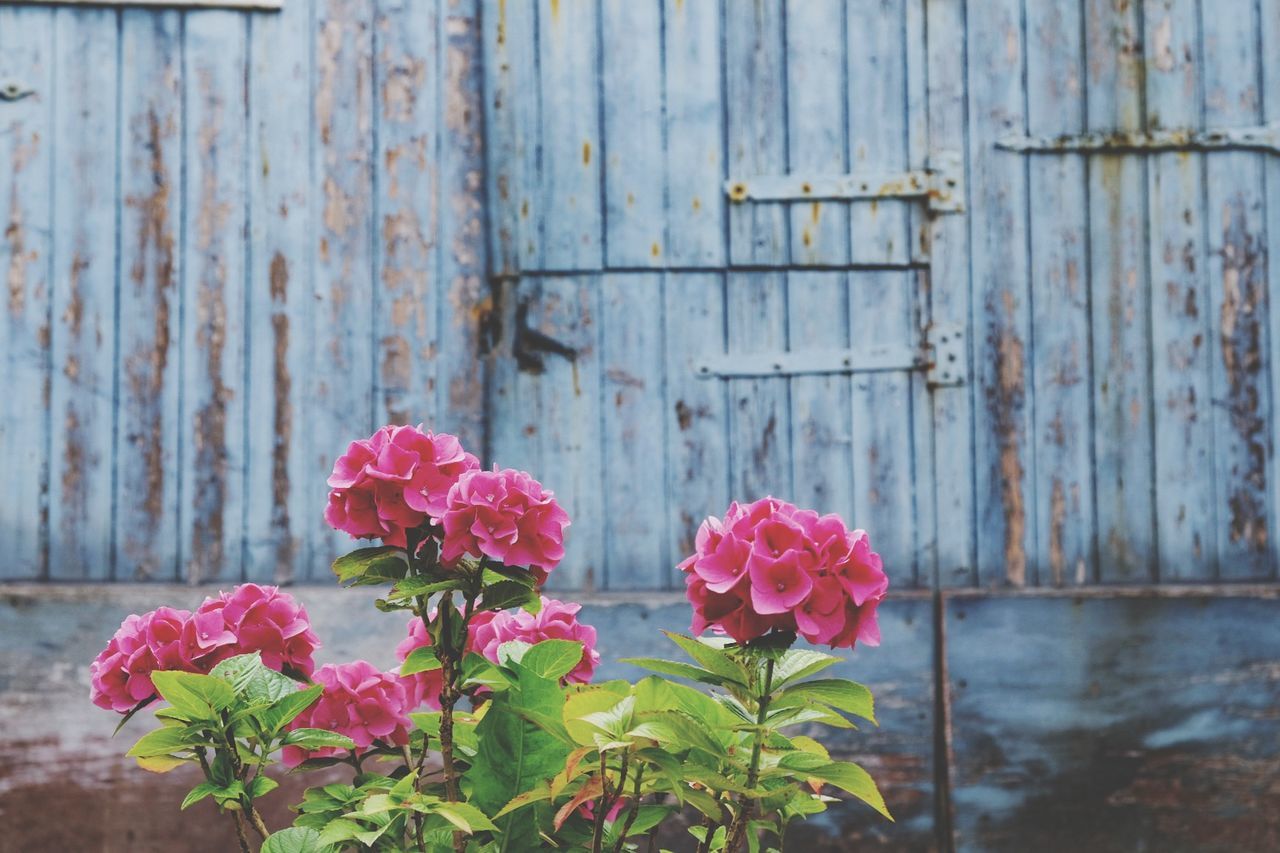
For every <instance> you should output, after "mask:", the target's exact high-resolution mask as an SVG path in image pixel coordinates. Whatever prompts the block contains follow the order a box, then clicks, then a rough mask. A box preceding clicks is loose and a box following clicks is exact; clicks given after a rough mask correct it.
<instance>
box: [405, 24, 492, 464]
mask: <svg viewBox="0 0 1280 853" xmlns="http://www.w3.org/2000/svg"><path fill="white" fill-rule="evenodd" d="M414 7H415V8H416V4H414ZM408 8H410V7H409V6H406V11H407V10H408ZM478 11H479V6H478V4H477V2H476V0H449V3H448V7H447V9H442V10H441V12H440V15H439V25H440V26H441V27H442V30H443V31H442V35H441V36H440V37H439V41H440V44H441V45H442V46H443V48H444V50H443V51H442V53H441V54H440V60H441V65H440V70H439V71H438V72H437V75H438V77H439V79H440V80H441V81H442V84H443V86H444V95H443V97H441V99H440V102H441V105H442V114H441V116H440V118H439V120H438V121H436V122H435V125H436V126H437V127H438V128H439V130H438V131H437V132H438V133H439V134H440V140H439V151H440V182H439V186H440V192H441V197H440V199H439V201H438V202H437V204H438V206H439V209H440V210H441V216H440V219H439V223H440V224H439V228H440V235H439V242H440V247H441V250H440V251H439V252H438V253H437V255H436V257H437V259H438V262H439V264H440V268H439V271H438V272H437V273H436V277H437V279H438V280H439V282H440V286H441V290H440V296H438V297H437V301H439V300H440V299H441V298H443V303H442V304H441V307H440V310H441V319H440V360H439V367H438V371H439V379H438V381H437V383H436V397H437V399H436V408H435V410H436V412H438V413H439V415H438V417H439V418H440V423H441V425H442V426H443V427H444V429H446V430H448V431H450V432H453V433H455V434H457V436H458V437H459V438H461V439H462V443H463V445H464V446H466V447H467V448H469V449H471V450H473V451H474V452H475V453H477V454H479V453H483V452H484V447H485V440H486V439H485V409H484V399H485V398H484V389H485V382H486V379H485V372H484V362H483V361H482V359H481V349H482V346H483V345H484V343H483V341H482V339H481V338H482V332H483V331H484V330H483V328H482V326H487V323H488V317H489V314H490V313H491V311H492V310H493V306H492V294H491V292H490V289H489V286H488V282H487V281H486V280H485V274H486V272H487V269H488V261H487V260H486V257H487V256H486V253H485V251H486V247H485V240H484V216H485V211H484V179H483V175H484V142H483V139H482V137H481V134H482V116H483V109H482V97H483V96H482V94H481V79H480V78H481V72H482V66H481V63H480V50H481V48H480V22H479V21H478V20H477V14H478ZM413 14H418V13H417V12H416V11H415V12H413ZM424 120H427V119H426V117H425V116H424ZM420 357H425V355H424V354H420Z"/></svg>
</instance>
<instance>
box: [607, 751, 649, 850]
mask: <svg viewBox="0 0 1280 853" xmlns="http://www.w3.org/2000/svg"><path fill="white" fill-rule="evenodd" d="M642 779H644V765H643V764H641V765H640V767H639V769H637V770H636V778H635V782H634V783H633V785H632V794H631V808H630V809H628V810H627V819H626V821H624V822H623V824H622V832H621V833H619V834H618V840H617V841H616V842H615V843H614V845H613V853H622V845H623V843H624V842H626V840H627V833H628V832H630V831H631V824H633V823H635V822H636V815H638V814H639V813H640V781H641V780H642Z"/></svg>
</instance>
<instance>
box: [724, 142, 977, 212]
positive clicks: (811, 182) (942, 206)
mask: <svg viewBox="0 0 1280 853" xmlns="http://www.w3.org/2000/svg"><path fill="white" fill-rule="evenodd" d="M724 191H725V194H726V195H727V196H728V197H729V201H731V202H733V203H735V204H742V203H745V202H749V201H755V202H779V201H857V200H874V199H922V200H924V201H925V202H926V203H927V204H928V207H929V209H930V210H931V211H934V212H937V213H961V212H963V211H964V193H965V189H964V161H963V160H962V159H961V157H960V155H959V154H958V153H956V152H949V151H948V152H941V153H939V154H936V155H934V156H933V157H932V158H931V159H930V165H929V168H927V169H916V170H913V171H907V172H852V173H849V174H844V175H821V174H819V175H805V174H794V175H758V176H756V177H753V178H730V179H729V180H727V181H725V184H724Z"/></svg>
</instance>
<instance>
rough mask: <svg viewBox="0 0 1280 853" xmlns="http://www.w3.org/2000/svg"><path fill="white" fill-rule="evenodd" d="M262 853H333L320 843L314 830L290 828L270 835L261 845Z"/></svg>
mask: <svg viewBox="0 0 1280 853" xmlns="http://www.w3.org/2000/svg"><path fill="white" fill-rule="evenodd" d="M262 853H334V848H333V847H332V846H330V845H328V844H324V843H322V842H321V841H320V833H319V832H317V831H316V830H314V829H309V828H307V827H303V826H291V827H289V828H288V829H282V830H280V831H279V832H273V833H271V835H270V836H268V837H267V840H266V841H264V842H263V843H262Z"/></svg>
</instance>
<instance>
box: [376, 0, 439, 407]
mask: <svg viewBox="0 0 1280 853" xmlns="http://www.w3.org/2000/svg"><path fill="white" fill-rule="evenodd" d="M439 16H440V9H439V7H438V4H437V3H435V2H429V3H426V4H414V8H413V9H412V10H411V9H410V7H409V4H408V3H407V2H406V0H379V2H378V3H377V8H376V19H375V24H374V51H375V56H374V68H373V72H374V80H375V85H376V88H377V103H376V107H375V109H376V125H377V133H376V134H375V140H376V150H375V151H374V158H373V162H374V173H375V178H374V186H375V187H376V196H375V198H374V209H375V214H374V222H375V224H376V227H377V229H378V241H377V243H376V245H375V248H374V272H375V276H374V279H375V283H374V308H373V323H374V328H375V335H376V336H377V346H376V352H375V353H374V357H375V358H376V359H377V363H378V370H377V376H376V386H375V389H374V399H375V413H374V414H375V417H374V420H375V422H376V423H378V424H381V423H402V424H403V423H415V424H416V423H419V422H422V421H425V422H427V423H428V424H433V425H435V424H438V422H439V420H440V418H441V415H442V413H441V412H440V411H439V410H438V409H437V406H436V402H437V401H436V382H437V364H438V360H437V359H438V357H439V355H440V342H439V328H438V320H439V304H438V303H439V299H440V292H441V287H440V282H439V281H437V280H435V273H436V272H437V270H438V268H439V267H438V260H437V258H436V253H437V252H438V251H439V246H438V243H437V238H438V235H439V233H440V215H441V210H440V203H441V201H442V200H443V197H444V194H443V192H441V187H440V185H439V180H440V173H439V171H438V170H439V166H440V154H441V151H440V148H439V126H438V123H437V117H438V116H439V115H440V113H441V109H440V104H439V101H438V96H439V93H440V80H439V76H438V75H439V72H440V69H441V68H442V67H443V64H444V63H443V62H442V61H441V59H440V56H439V44H438V42H437V37H438V36H439V34H440V30H441V27H440V17H439ZM449 213H450V214H451V213H452V211H449ZM437 428H438V427H437Z"/></svg>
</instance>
